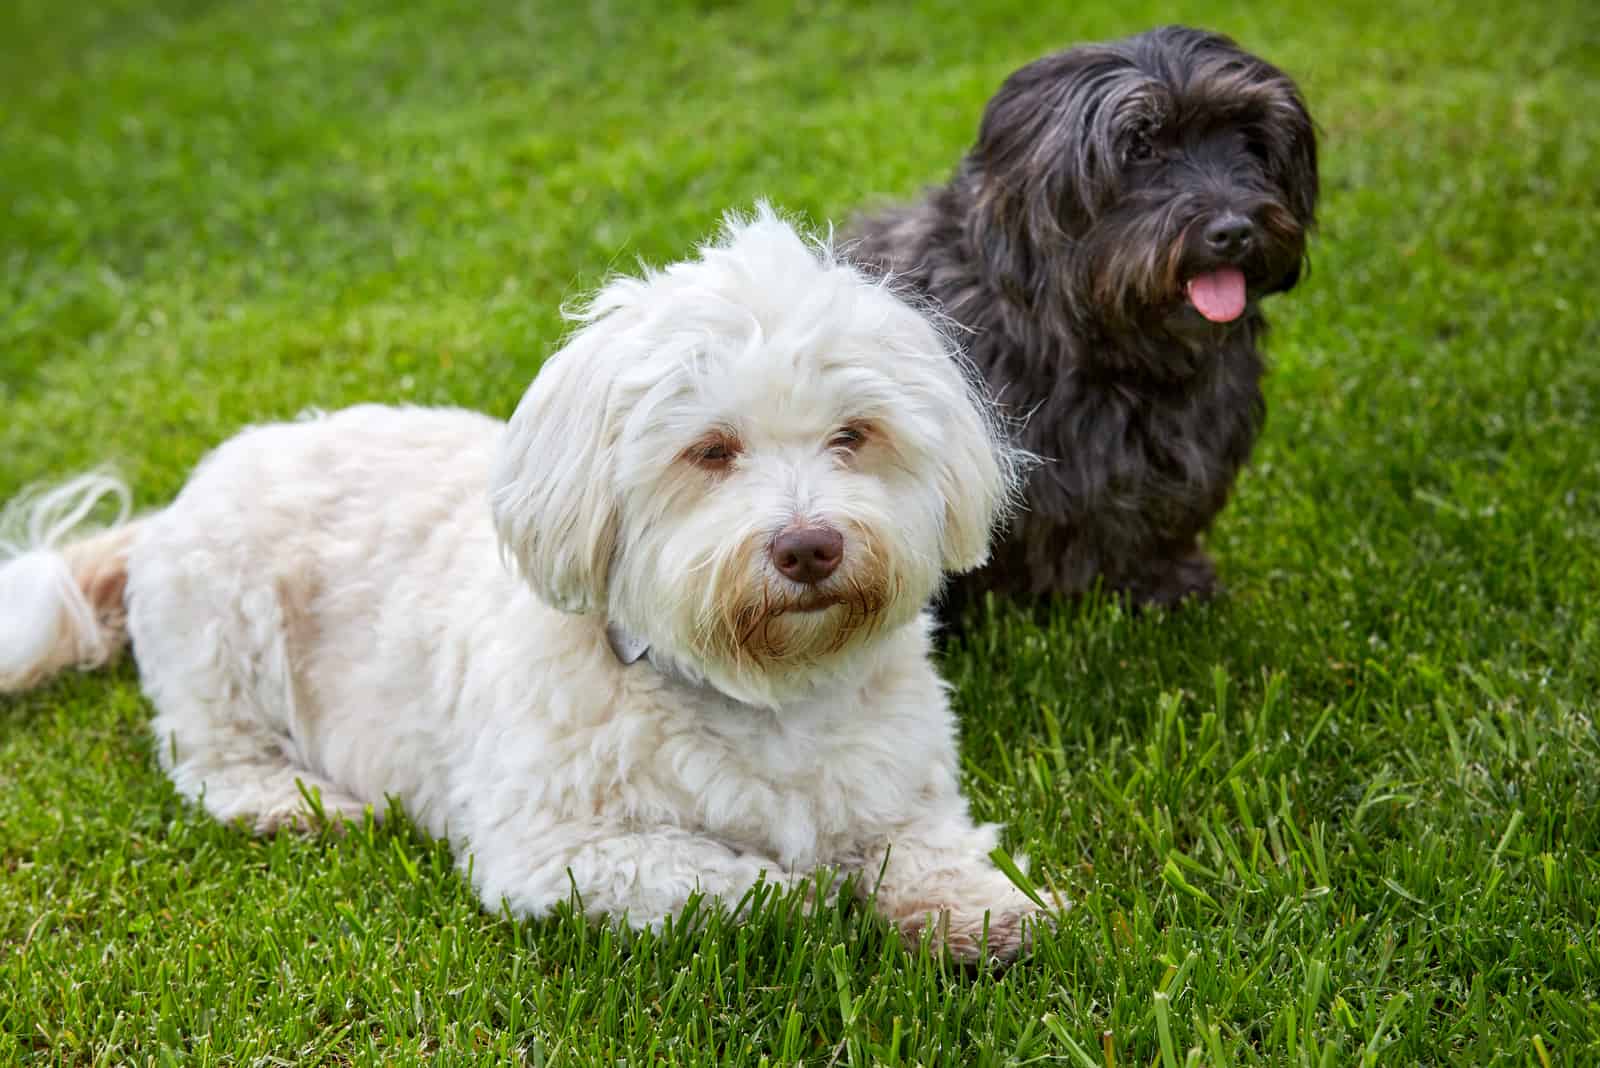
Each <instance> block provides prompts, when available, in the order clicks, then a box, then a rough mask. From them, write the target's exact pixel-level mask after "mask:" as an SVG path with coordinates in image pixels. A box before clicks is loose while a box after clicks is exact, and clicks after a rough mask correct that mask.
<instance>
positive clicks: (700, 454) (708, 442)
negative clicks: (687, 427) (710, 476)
mask: <svg viewBox="0 0 1600 1068" xmlns="http://www.w3.org/2000/svg"><path fill="white" fill-rule="evenodd" d="M738 455H739V442H738V439H736V438H732V437H729V436H727V435H726V434H712V435H708V436H707V437H704V438H702V439H700V440H699V441H697V442H695V443H694V444H693V445H691V446H689V447H688V448H687V449H685V450H684V453H683V457H684V459H686V460H688V461H689V462H690V463H692V464H694V465H695V466H696V467H702V468H705V469H706V470H707V471H720V470H722V469H723V468H726V467H727V466H728V465H729V464H731V463H733V460H734V457H736V456H738Z"/></svg>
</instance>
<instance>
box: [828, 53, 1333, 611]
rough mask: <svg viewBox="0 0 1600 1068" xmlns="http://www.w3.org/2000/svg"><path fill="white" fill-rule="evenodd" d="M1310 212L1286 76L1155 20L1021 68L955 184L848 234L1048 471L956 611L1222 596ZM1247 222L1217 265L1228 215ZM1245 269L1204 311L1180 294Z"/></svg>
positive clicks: (1313, 175) (1311, 195)
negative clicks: (1271, 298)
mask: <svg viewBox="0 0 1600 1068" xmlns="http://www.w3.org/2000/svg"><path fill="white" fill-rule="evenodd" d="M1316 201H1317V156H1316V137H1315V131H1314V128H1313V125H1312V121H1311V118H1310V116H1309V114H1308V112H1307V110H1306V107H1305V104H1304V102H1303V101H1302V99H1301V96H1300V93H1299V90H1298V89H1297V88H1296V86H1295V84H1294V83H1293V82H1292V81H1291V80H1290V79H1289V78H1288V76H1286V75H1285V74H1284V73H1283V72H1281V71H1279V70H1278V69H1277V68H1275V67H1273V66H1271V65H1270V64H1268V63H1266V62H1264V61H1262V60H1261V59H1258V58H1256V57H1255V56H1252V55H1250V54H1249V53H1247V52H1245V51H1243V50H1241V49H1240V48H1239V47H1238V46H1236V45H1235V44H1234V43H1233V42H1232V41H1230V40H1229V39H1228V38H1226V37H1223V36H1220V35H1218V34H1214V33H1208V32H1204V31H1201V30H1194V29H1188V28H1183V27H1166V28H1162V29H1156V30H1152V31H1149V32H1147V33H1143V34H1139V35H1137V36H1134V37H1130V38H1127V39H1124V40H1120V41H1115V42H1112V43H1109V44H1099V45H1091V46H1085V47H1080V48H1075V49H1071V50H1068V51H1065V52H1061V53H1058V54H1055V55H1051V56H1048V57H1046V58H1044V59H1040V60H1038V61H1037V62H1034V63H1031V64H1029V65H1028V66H1026V67H1023V68H1022V69H1021V70H1018V71H1017V72H1015V73H1014V74H1013V75H1011V77H1010V78H1009V79H1007V81H1006V82H1005V84H1004V85H1003V86H1002V87H1001V88H1000V91H999V92H998V93H997V94H996V95H995V96H994V98H993V99H992V100H990V102H989V104H988V107H987V109H986V110H985V112H984V116H983V121H982V125H981V127H980V129H979V132H978V139H977V143H976V144H975V145H974V146H973V147H972V149H971V151H970V152H968V154H967V156H966V158H965V159H963V160H962V161H961V163H960V165H959V166H958V167H957V169H956V172H955V175H954V176H953V177H952V178H951V180H950V181H949V183H948V184H946V185H944V186H942V187H939V188H937V189H934V190H933V191H932V192H930V193H929V194H928V195H927V196H926V197H925V198H924V199H923V200H922V201H920V202H918V203H914V204H911V205H909V206H904V207H899V208H894V209H891V210H887V211H884V212H882V213H880V214H878V215H876V216H872V217H869V218H866V219H864V220H861V221H859V222H858V223H857V224H856V225H855V227H854V228H853V233H852V236H853V238H854V242H853V246H852V251H851V255H853V256H854V257H856V258H857V259H858V260H859V261H861V262H863V263H866V264H870V265H872V266H874V267H876V268H878V269H883V270H888V271H890V272H892V273H893V274H895V275H896V276H898V277H899V278H900V279H901V280H904V281H909V282H911V283H912V284H914V285H915V286H917V287H919V288H920V289H921V290H922V291H924V292H925V293H926V294H928V295H929V296H931V297H933V298H934V299H935V300H936V301H938V302H939V303H940V304H941V305H942V306H943V309H944V311H945V312H946V313H947V314H948V315H949V316H950V317H952V318H953V319H955V320H956V321H957V322H958V323H960V324H961V325H963V326H964V327H966V328H967V329H968V330H969V331H970V338H969V340H968V347H969V349H968V350H969V353H970V355H971V357H972V359H973V361H974V362H975V363H976V364H977V365H978V367H979V368H980V370H981V371H982V373H983V374H984V376H985V377H986V378H987V380H988V383H989V385H990V388H991V389H992V390H993V392H994V393H995V394H996V395H997V396H998V397H999V399H1000V400H1001V402H1002V403H1003V404H1004V405H1006V406H1007V407H1008V408H1009V409H1010V410H1011V412H1013V413H1014V414H1021V415H1026V416H1027V418H1026V420H1025V421H1019V427H1020V429H1019V431H1018V435H1017V440H1018V444H1020V445H1021V446H1022V447H1023V448H1024V449H1026V450H1027V451H1029V452H1031V453H1033V454H1034V455H1036V456H1038V457H1040V458H1042V459H1043V460H1044V461H1045V462H1044V463H1042V464H1040V465H1039V466H1038V467H1037V468H1035V469H1034V470H1033V471H1032V472H1031V475H1030V477H1029V479H1028V482H1027V485H1026V504H1027V507H1026V510H1025V511H1023V512H1022V513H1020V514H1018V515H1017V516H1016V517H1015V518H1014V519H1013V521H1012V524H1011V526H1010V528H1009V531H1008V535H1007V537H1006V539H1005V541H1004V543H1003V544H1002V545H1000V546H998V547H997V548H996V551H995V553H994V555H993V557H992V559H991V561H990V563H989V565H988V566H987V567H985V568H983V569H982V570H981V571H978V572H975V573H973V574H970V575H968V576H965V577H963V578H961V579H958V580H956V582H955V583H954V584H953V585H952V587H951V595H950V596H951V603H952V606H953V607H954V608H956V609H959V606H960V605H961V603H963V602H965V601H968V600H971V599H972V598H973V597H974V596H976V595H980V594H981V593H982V591H984V590H987V589H993V590H995V591H997V592H999V593H1003V594H1011V595H1028V594H1078V593H1081V592H1084V591H1085V590H1087V589H1089V588H1090V587H1091V586H1092V585H1093V584H1094V583H1096V582H1097V581H1103V582H1104V583H1105V584H1106V585H1107V586H1108V587H1109V588H1111V589H1114V590H1118V591H1122V592H1124V593H1126V594H1127V595H1129V596H1130V597H1131V598H1132V599H1133V600H1135V601H1136V602H1159V603H1176V602H1177V601H1180V600H1182V599H1183V598H1185V597H1187V596H1191V595H1199V596H1209V595H1210V594H1211V593H1212V592H1213V591H1214V589H1215V586H1216V575H1215V569H1214V567H1213V565H1212V563H1211V560H1210V559H1209V557H1208V556H1207V555H1206V553H1205V552H1204V550H1203V549H1202V548H1201V547H1200V539H1201V536H1202V535H1203V534H1204V533H1205V532H1206V530H1207V529H1208V528H1209V527H1210V525H1211V523H1212V520H1213V519H1214V518H1215V517H1216V515H1217V513H1218V512H1219V511H1220V510H1221V509H1222V507H1223V506H1224V504H1225V503H1226V502H1227V500H1228V496H1229V493H1230V490H1231V489H1232V486H1233V483H1234V479H1235V477H1236V476H1237V474H1238V472H1239V470H1240V468H1241V467H1242V466H1243V465H1244V463H1245V461H1246V460H1247V459H1248V457H1249V455H1250V451H1251V448H1252V446H1253V444H1254V442H1255V440H1256V436H1257V434H1258V433H1259V432H1260V430H1261V426H1262V422H1263V419H1264V417H1265V412H1266V406H1265V401H1264V398H1263V396H1262V391H1261V378H1262V375H1263V371H1264V367H1265V364H1264V361H1263V357H1262V341H1263V338H1264V336H1265V333H1266V321H1265V319H1264V318H1263V316H1262V312H1261V308H1260V300H1261V298H1263V297H1265V296H1267V295H1268V294H1271V293H1278V292H1283V291H1286V290H1289V289H1291V288H1293V287H1294V285H1295V283H1296V282H1297V281H1298V280H1299V277H1300V273H1301V267H1302V264H1303V262H1304V258H1305V254H1306V239H1307V235H1308V233H1309V232H1310V230H1311V228H1312V226H1313V222H1314V216H1315V209H1316ZM1224 216H1228V217H1237V218H1242V219H1244V220H1247V221H1248V226H1249V231H1250V234H1251V237H1252V238H1253V243H1252V244H1251V245H1250V247H1249V248H1248V249H1243V250H1235V249H1228V250H1226V251H1225V252H1219V251H1218V250H1217V248H1216V247H1215V244H1214V243H1213V242H1212V241H1211V240H1210V239H1209V237H1208V228H1209V227H1211V226H1212V225H1213V224H1214V223H1215V221H1216V220H1218V219H1220V218H1223V217H1224ZM1219 266H1235V267H1237V268H1239V269H1240V270H1242V272H1243V274H1244V278H1245V281H1246V285H1247V301H1246V304H1245V306H1244V309H1243V312H1242V314H1239V315H1238V316H1237V318H1234V319H1232V320H1231V321H1228V322H1223V323H1217V322H1211V321H1209V320H1208V319H1207V318H1206V317H1203V316H1202V315H1201V314H1200V313H1199V311H1198V310H1197V308H1196V306H1193V305H1192V304H1191V303H1190V301H1189V299H1188V298H1187V295H1186V283H1187V282H1189V281H1190V280H1191V279H1193V278H1195V277H1197V276H1198V275H1200V274H1202V273H1204V272H1206V271H1207V270H1212V269H1215V268H1217V267H1219Z"/></svg>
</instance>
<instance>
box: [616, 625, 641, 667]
mask: <svg viewBox="0 0 1600 1068" xmlns="http://www.w3.org/2000/svg"><path fill="white" fill-rule="evenodd" d="M606 644H607V645H609V646H611V652H612V653H613V654H614V655H615V656H616V658H617V659H618V660H619V661H620V662H622V663H623V664H637V663H638V662H639V661H640V660H642V659H644V657H645V654H647V653H648V652H650V643H649V642H648V641H646V640H645V639H643V638H641V637H639V636H638V635H637V634H629V633H628V632H627V631H625V630H623V629H622V627H621V626H620V625H619V624H616V623H607V624H606Z"/></svg>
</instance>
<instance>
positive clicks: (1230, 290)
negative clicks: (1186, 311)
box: [1183, 267, 1249, 323]
mask: <svg viewBox="0 0 1600 1068" xmlns="http://www.w3.org/2000/svg"><path fill="white" fill-rule="evenodd" d="M1183 289H1184V295H1185V296H1187V297H1188V298H1189V304H1190V305H1191V306H1192V307H1193V308H1194V310H1195V311H1197V312H1199V313H1200V314H1201V315H1202V316H1204V317H1205V318H1206V319H1208V320H1210V321H1211V322H1213V323H1231V322H1233V321H1234V320H1235V319H1237V318H1239V316H1241V315H1243V314H1244V309H1245V304H1246V302H1247V301H1248V299H1249V290H1248V287H1247V286H1246V284H1245V277H1244V272H1243V271H1241V270H1240V269H1239V268H1237V267H1216V268H1213V269H1211V270H1209V271H1204V272H1202V273H1200V274H1197V275H1195V276H1194V277H1192V278H1190V279H1189V281H1188V282H1186V283H1184V287H1183Z"/></svg>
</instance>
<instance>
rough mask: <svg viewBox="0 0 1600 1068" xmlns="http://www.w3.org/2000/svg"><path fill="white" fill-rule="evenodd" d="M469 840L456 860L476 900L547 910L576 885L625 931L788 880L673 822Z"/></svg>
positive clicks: (529, 912)
mask: <svg viewBox="0 0 1600 1068" xmlns="http://www.w3.org/2000/svg"><path fill="white" fill-rule="evenodd" d="M469 844H470V860H468V859H467V857H466V855H463V860H462V863H463V864H464V865H469V866H470V870H471V873H472V877H473V880H474V882H476V883H477V886H478V893H479V895H480V896H481V897H482V899H483V903H484V905H485V906H486V907H487V908H490V909H498V908H499V907H500V905H501V902H504V903H505V904H506V906H508V907H509V908H510V910H511V912H512V914H513V915H517V916H529V917H538V916H544V915H547V914H548V913H549V912H550V911H551V910H552V909H554V908H555V907H556V906H557V905H559V904H561V903H562V902H565V901H569V900H571V899H572V895H573V893H574V891H576V893H577V896H578V900H579V902H581V905H582V908H583V911H584V912H585V913H586V914H588V915H590V916H601V915H611V916H614V917H618V918H621V917H622V916H623V914H624V913H626V915H627V922H628V924H629V925H630V926H632V927H636V928H645V927H651V928H659V927H660V926H661V923H662V922H663V921H664V920H665V919H666V918H667V917H668V916H671V915H675V914H676V913H678V912H679V911H680V910H682V908H683V906H684V904H685V903H686V902H687V901H688V900H689V898H690V896H691V895H693V894H695V893H699V894H703V895H705V896H706V897H712V898H716V899H718V900H719V901H720V902H721V903H722V904H723V905H724V906H725V907H727V908H730V909H731V908H734V907H735V906H736V905H738V903H739V901H740V899H741V898H742V897H744V895H745V894H746V893H747V892H748V891H749V890H750V889H751V888H752V887H753V886H755V885H756V883H757V882H758V881H764V882H765V883H767V884H768V885H775V886H779V887H787V886H790V885H792V884H793V879H792V877H791V876H790V875H789V873H787V872H785V871H784V870H783V869H782V868H781V867H780V866H779V865H778V863H777V862H776V861H774V860H771V859H768V858H766V857H762V856H758V855H756V854H751V853H740V852H737V851H736V850H734V849H731V848H729V847H728V846H726V845H724V844H722V843H721V842H718V841H715V840H714V839H711V838H706V837H704V836H702V835H697V834H694V833H692V832H689V831H685V830H682V829H680V828H676V827H660V828H653V829H650V830H629V829H626V828H624V827H621V826H618V825H615V824H589V825H582V826H580V825H574V824H555V825H551V824H541V825H530V824H518V823H509V822H507V823H501V824H500V825H499V826H498V827H497V828H496V829H495V831H494V832H493V833H492V834H490V835H485V834H477V835H472V836H470V841H469ZM462 852H463V854H466V851H462Z"/></svg>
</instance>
